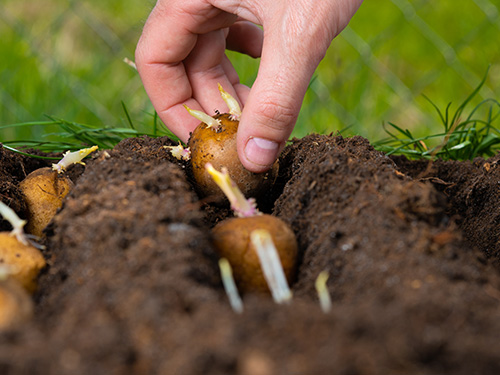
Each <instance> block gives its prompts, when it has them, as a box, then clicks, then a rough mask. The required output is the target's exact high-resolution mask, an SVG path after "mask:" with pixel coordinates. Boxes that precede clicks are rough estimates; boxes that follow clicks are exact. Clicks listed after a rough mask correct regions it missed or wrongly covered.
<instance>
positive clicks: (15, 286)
mask: <svg viewBox="0 0 500 375" xmlns="http://www.w3.org/2000/svg"><path fill="white" fill-rule="evenodd" d="M32 315H33V301H32V299H31V296H30V295H29V294H28V293H27V292H26V290H24V289H23V288H22V287H21V286H20V285H19V283H17V282H16V281H15V280H8V279H7V280H0V332H1V331H5V330H8V329H13V328H16V327H19V326H21V325H22V324H23V323H25V322H26V321H28V320H29V319H30V318H31V316H32Z"/></svg>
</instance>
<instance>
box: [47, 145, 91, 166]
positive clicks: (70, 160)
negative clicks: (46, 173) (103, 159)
mask: <svg viewBox="0 0 500 375" xmlns="http://www.w3.org/2000/svg"><path fill="white" fill-rule="evenodd" d="M97 149H98V147H97V146H92V147H89V148H84V149H81V150H78V151H74V152H69V151H67V152H65V153H64V157H63V158H62V159H61V160H60V161H59V163H57V164H52V170H54V171H57V173H62V172H64V171H65V170H66V168H68V167H69V166H70V165H72V164H83V165H85V164H84V163H83V162H82V159H83V158H84V157H86V156H87V155H88V154H90V153H91V152H94V151H95V150H97Z"/></svg>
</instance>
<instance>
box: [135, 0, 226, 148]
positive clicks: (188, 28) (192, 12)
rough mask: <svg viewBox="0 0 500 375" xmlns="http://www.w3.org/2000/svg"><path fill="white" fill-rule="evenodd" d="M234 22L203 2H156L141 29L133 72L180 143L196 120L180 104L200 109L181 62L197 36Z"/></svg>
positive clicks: (190, 49)
mask: <svg viewBox="0 0 500 375" xmlns="http://www.w3.org/2000/svg"><path fill="white" fill-rule="evenodd" d="M172 3H177V4H176V5H175V6H173V4H172ZM235 20H236V16H235V15H232V14H229V13H226V12H223V11H221V10H219V9H217V8H214V7H212V6H211V5H209V4H207V3H205V2H201V1H200V2H189V4H186V2H183V1H178V2H175V1H173V2H172V1H170V2H169V1H159V2H158V3H157V5H156V6H155V8H154V9H153V11H152V12H151V14H150V16H149V18H148V20H147V22H146V24H145V26H144V30H143V34H142V36H141V39H140V40H139V43H138V46H137V50H136V65H137V70H138V71H139V74H140V75H141V79H142V81H143V84H144V88H145V90H146V92H147V94H148V96H149V98H150V100H151V102H152V104H153V106H154V107H155V109H156V111H157V112H158V114H159V116H160V118H161V119H162V120H163V122H164V123H165V124H166V125H167V127H168V128H169V129H171V130H172V131H173V132H174V133H175V134H176V135H177V136H178V137H179V138H181V140H183V141H184V142H186V141H187V139H188V138H189V132H190V131H192V130H193V129H194V128H195V127H196V126H197V124H198V123H199V121H197V120H195V119H194V118H192V117H191V116H190V115H189V114H188V113H187V111H186V110H185V109H184V108H183V104H185V105H187V106H189V107H190V108H193V109H198V110H202V109H203V108H202V105H201V104H200V103H199V102H198V100H196V99H195V98H194V97H193V89H192V85H191V82H190V80H189V77H188V74H187V72H186V68H185V66H184V64H183V61H184V60H185V59H186V58H187V57H188V56H189V54H190V53H191V51H192V50H193V49H194V48H195V46H196V43H197V40H198V35H199V34H204V33H209V32H210V31H213V30H218V29H221V28H224V27H227V26H229V25H231V24H232V23H233V22H234V21H235Z"/></svg>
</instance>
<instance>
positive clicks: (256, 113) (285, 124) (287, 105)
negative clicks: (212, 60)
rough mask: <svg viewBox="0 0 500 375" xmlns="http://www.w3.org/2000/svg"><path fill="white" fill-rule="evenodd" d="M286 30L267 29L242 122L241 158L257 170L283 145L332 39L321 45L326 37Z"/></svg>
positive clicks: (239, 146) (268, 161)
mask: <svg viewBox="0 0 500 375" xmlns="http://www.w3.org/2000/svg"><path fill="white" fill-rule="evenodd" d="M299 25H300V24H299ZM282 30H284V28H281V27H280V26H279V25H277V27H276V29H274V30H271V31H270V32H269V33H268V34H266V35H267V38H266V39H265V40H264V44H263V50H262V58H261V63H260V67H259V72H258V76H257V79H256V81H255V83H254V85H253V87H252V90H251V92H250V94H249V96H248V98H247V100H246V104H245V108H244V111H243V114H242V116H241V121H240V125H239V128H238V140H237V145H238V154H239V157H240V160H241V162H242V163H243V165H244V166H245V167H246V168H247V169H249V170H251V171H253V172H263V171H266V170H267V169H269V168H270V167H271V165H272V164H273V163H274V161H275V160H276V158H277V157H278V154H279V152H280V151H281V150H282V148H283V147H284V146H285V143H286V141H287V139H288V137H289V136H290V134H291V132H292V130H293V127H294V126H295V122H296V120H297V116H298V113H299V110H300V107H301V105H302V101H303V98H304V95H305V92H306V90H307V86H308V84H309V81H310V79H311V77H312V74H313V73H314V70H315V69H316V67H317V65H318V63H319V61H320V60H321V58H322V57H323V55H324V53H325V51H326V49H327V48H328V44H329V40H328V41H327V42H323V45H319V44H318V42H317V41H318V40H325V39H328V37H326V38H325V37H324V36H321V37H314V36H311V35H307V37H306V38H304V39H303V40H300V38H297V39H295V40H294V38H293V35H292V36H290V35H288V36H287V35H286V34H283V33H282V32H281V31H282ZM308 43H309V45H308ZM315 44H317V45H315Z"/></svg>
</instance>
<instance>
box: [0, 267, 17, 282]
mask: <svg viewBox="0 0 500 375" xmlns="http://www.w3.org/2000/svg"><path fill="white" fill-rule="evenodd" d="M17 268H18V267H16V266H13V265H11V264H0V280H7V278H8V277H9V276H10V275H13V274H15V273H16V272H17Z"/></svg>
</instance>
